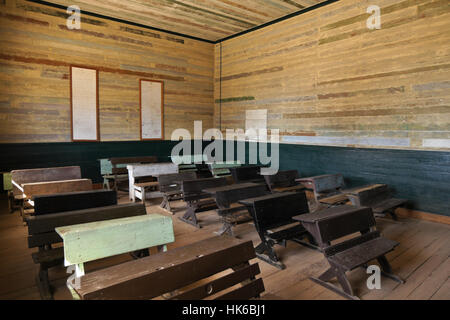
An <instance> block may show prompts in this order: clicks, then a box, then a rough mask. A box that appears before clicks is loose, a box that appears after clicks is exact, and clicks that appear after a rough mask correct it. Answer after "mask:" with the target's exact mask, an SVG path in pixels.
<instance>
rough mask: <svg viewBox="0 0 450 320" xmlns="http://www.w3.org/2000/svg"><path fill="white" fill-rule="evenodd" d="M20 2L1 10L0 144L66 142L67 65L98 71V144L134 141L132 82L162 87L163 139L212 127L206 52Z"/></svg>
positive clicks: (199, 45) (135, 92)
mask: <svg viewBox="0 0 450 320" xmlns="http://www.w3.org/2000/svg"><path fill="white" fill-rule="evenodd" d="M67 17H68V14H67V13H66V12H65V11H63V10H60V9H57V8H52V7H48V6H43V5H39V4H36V3H32V2H28V1H24V0H7V1H6V2H0V41H1V43H2V46H1V47H0V142H7V143H17V142H64V141H70V81H69V68H70V65H71V64H76V65H82V66H86V67H93V68H97V69H98V70H99V107H100V137H101V140H103V141H111V140H115V141H117V140H138V139H139V79H141V78H146V79H156V80H162V81H164V86H165V92H164V97H165V106H164V109H165V110H164V112H165V136H166V138H167V139H170V136H171V133H172V131H173V130H174V129H176V128H187V129H189V130H191V129H192V128H193V122H194V120H199V119H200V120H203V121H204V127H206V128H207V127H210V126H211V125H212V117H213V103H214V101H213V60H214V49H213V45H212V44H209V43H205V42H201V41H196V40H192V39H187V38H183V37H177V36H174V35H170V34H166V33H162V32H156V31H153V30H148V29H143V28H139V27H135V26H130V25H124V24H121V23H117V22H114V21H110V20H103V19H100V18H96V17H86V16H82V21H81V29H80V30H69V29H68V28H67V26H66V19H67Z"/></svg>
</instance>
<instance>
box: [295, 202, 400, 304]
mask: <svg viewBox="0 0 450 320" xmlns="http://www.w3.org/2000/svg"><path fill="white" fill-rule="evenodd" d="M294 219H295V220H297V221H299V222H301V223H302V224H303V226H304V227H305V228H306V230H308V231H309V232H310V233H311V234H312V236H313V237H314V239H315V240H316V242H317V243H318V245H319V247H320V248H321V250H322V252H323V254H324V256H325V257H326V259H327V260H328V262H329V264H330V268H329V269H328V270H327V271H325V272H324V273H323V274H322V275H321V276H319V277H318V278H314V277H312V278H311V280H313V281H314V282H316V283H318V284H320V285H322V286H324V287H326V288H327V289H330V290H332V291H334V292H336V293H338V294H340V295H342V296H343V297H345V298H348V299H358V297H356V296H355V295H354V293H353V289H352V286H351V284H350V282H349V280H348V278H347V276H346V272H347V271H351V270H353V269H356V268H358V267H364V268H366V267H367V264H368V263H369V262H370V261H372V260H375V259H376V260H377V261H378V262H379V264H380V266H381V273H382V274H383V275H385V276H387V277H389V278H391V279H393V280H395V281H398V282H400V283H403V282H404V281H403V280H402V279H400V278H399V277H398V276H396V275H394V274H392V269H391V266H390V264H389V262H388V260H387V259H386V257H385V254H387V253H388V252H390V251H392V250H394V248H395V247H396V246H397V245H398V242H396V241H392V240H389V239H386V238H383V237H382V236H381V234H380V232H379V231H377V230H375V218H374V216H373V213H372V209H371V208H367V207H355V206H340V207H333V208H329V209H325V210H322V211H320V212H319V213H315V214H304V215H300V216H297V217H295V218H294ZM354 233H360V234H361V235H359V236H356V237H353V238H350V239H348V238H347V239H346V240H344V241H341V242H333V244H331V242H332V241H336V240H338V239H340V238H342V237H345V236H350V235H352V234H354ZM335 277H336V278H337V280H338V281H339V284H340V285H341V287H342V289H341V288H339V287H337V286H335V285H333V284H331V283H330V282H329V281H330V280H331V279H333V278H335Z"/></svg>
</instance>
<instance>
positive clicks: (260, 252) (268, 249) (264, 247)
mask: <svg viewBox="0 0 450 320" xmlns="http://www.w3.org/2000/svg"><path fill="white" fill-rule="evenodd" d="M260 238H261V243H260V244H259V245H257V246H256V248H255V253H256V256H257V257H258V258H259V259H261V260H262V261H264V262H267V263H268V264H270V265H272V266H274V267H275V268H278V269H281V270H283V269H286V266H285V265H284V264H283V263H282V262H281V261H280V260H279V259H278V256H277V254H276V253H275V250H273V245H274V243H272V242H270V241H267V240H265V239H264V238H263V237H262V236H261V235H260Z"/></svg>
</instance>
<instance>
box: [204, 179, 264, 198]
mask: <svg viewBox="0 0 450 320" xmlns="http://www.w3.org/2000/svg"><path fill="white" fill-rule="evenodd" d="M259 186H263V184H261V183H254V182H244V183H236V184H230V185H227V186H222V187H216V188H207V189H203V190H202V191H203V192H205V193H208V194H211V195H215V194H217V193H219V192H228V191H235V190H240V189H246V188H252V187H259Z"/></svg>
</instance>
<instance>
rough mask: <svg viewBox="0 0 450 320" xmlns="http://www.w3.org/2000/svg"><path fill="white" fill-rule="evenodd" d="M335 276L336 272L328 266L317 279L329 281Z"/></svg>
mask: <svg viewBox="0 0 450 320" xmlns="http://www.w3.org/2000/svg"><path fill="white" fill-rule="evenodd" d="M335 277H336V273H335V271H334V269H333V268H329V269H328V270H327V271H325V272H324V273H322V274H321V275H320V276H319V279H320V280H322V281H325V282H328V281H330V280H331V279H333V278H335Z"/></svg>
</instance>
